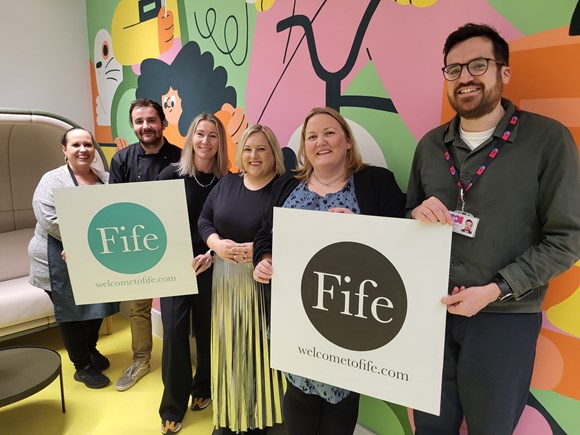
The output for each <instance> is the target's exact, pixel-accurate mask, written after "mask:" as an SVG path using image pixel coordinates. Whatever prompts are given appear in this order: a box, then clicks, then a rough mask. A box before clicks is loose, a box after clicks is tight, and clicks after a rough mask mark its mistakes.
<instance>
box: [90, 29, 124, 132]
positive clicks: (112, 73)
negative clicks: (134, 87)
mask: <svg viewBox="0 0 580 435" xmlns="http://www.w3.org/2000/svg"><path fill="white" fill-rule="evenodd" d="M94 48H95V51H94V57H95V59H94V65H95V77H96V80H97V91H98V93H99V95H98V96H97V124H98V125H111V105H112V103H113V97H114V95H115V92H116V91H117V88H118V87H119V85H120V84H121V82H122V81H123V70H122V68H121V65H120V64H119V62H117V59H115V55H114V53H113V45H112V43H111V35H110V34H109V32H107V31H106V30H105V29H101V30H99V31H98V32H97V35H96V36H95V47H94Z"/></svg>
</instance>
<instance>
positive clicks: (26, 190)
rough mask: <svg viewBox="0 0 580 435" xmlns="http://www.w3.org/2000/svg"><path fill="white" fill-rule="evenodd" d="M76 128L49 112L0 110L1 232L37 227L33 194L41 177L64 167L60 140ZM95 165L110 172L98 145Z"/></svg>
mask: <svg viewBox="0 0 580 435" xmlns="http://www.w3.org/2000/svg"><path fill="white" fill-rule="evenodd" d="M76 126H77V125H76V124H75V123H74V122H72V121H69V120H67V119H65V118H61V117H59V116H58V115H54V114H51V113H46V112H32V111H23V110H14V109H1V108H0V233H3V232H6V231H14V230H19V229H22V228H32V227H34V225H35V224H36V219H35V218H34V213H33V211H32V195H33V194H34V189H36V186H37V184H38V182H39V181H40V178H41V177H42V175H44V174H45V173H46V172H48V171H50V170H51V169H55V168H57V167H58V166H60V165H63V164H64V156H63V154H62V147H61V145H60V139H61V137H62V135H63V134H64V132H65V131H66V130H68V129H69V128H71V127H76ZM97 150H98V153H97V161H96V162H95V164H94V165H95V166H96V167H98V168H100V169H107V168H108V166H107V163H106V160H105V159H104V158H103V153H102V151H101V149H100V147H99V146H98V144H97Z"/></svg>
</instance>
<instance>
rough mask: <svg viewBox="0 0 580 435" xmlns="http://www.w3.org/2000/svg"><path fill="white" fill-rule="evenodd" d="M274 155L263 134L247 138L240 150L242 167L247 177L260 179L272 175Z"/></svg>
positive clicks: (253, 134)
mask: <svg viewBox="0 0 580 435" xmlns="http://www.w3.org/2000/svg"><path fill="white" fill-rule="evenodd" d="M274 163H275V158H274V153H273V152H272V147H271V146H270V143H269V142H268V138H267V137H266V135H265V134H264V133H262V132H261V131H258V132H256V133H252V134H251V135H250V136H248V139H247V140H246V143H245V144H244V148H243V149H242V167H243V169H244V171H246V174H247V175H248V176H249V177H252V178H255V179H262V178H266V177H269V176H271V175H272V174H273V173H274Z"/></svg>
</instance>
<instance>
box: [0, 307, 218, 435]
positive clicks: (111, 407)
mask: <svg viewBox="0 0 580 435" xmlns="http://www.w3.org/2000/svg"><path fill="white" fill-rule="evenodd" d="M19 345H37V346H45V347H49V348H51V349H54V350H57V351H58V352H59V353H60V354H61V357H62V362H63V376H64V393H65V401H66V413H65V414H63V413H62V412H61V404H60V388H59V382H58V379H56V380H55V381H54V382H53V383H52V384H51V385H49V386H48V387H47V388H45V389H44V390H42V391H40V392H39V393H37V394H35V395H33V396H31V397H29V398H26V399H24V400H22V401H20V402H17V403H15V404H12V405H8V406H5V407H3V408H0V434H6V435H37V434H38V435H61V434H66V435H89V434H99V435H100V434H107V435H109V434H110V435H117V434H139V435H148V434H160V433H161V432H160V424H161V421H160V417H159V414H158V408H159V402H160V400H161V394H162V390H163V385H162V382H161V345H162V342H161V340H160V339H158V338H155V337H154V341H153V355H152V359H151V372H150V373H149V374H148V375H147V376H145V377H144V378H142V379H141V380H140V381H139V382H138V383H137V385H135V386H134V387H133V388H131V389H130V390H127V391H125V392H122V393H119V392H118V391H116V390H115V387H114V383H115V382H116V381H117V379H118V378H119V376H121V373H122V371H123V369H124V368H125V366H127V365H128V364H129V363H130V362H131V333H130V330H129V322H128V320H127V319H126V318H125V317H123V316H122V315H120V314H117V315H115V317H114V320H113V334H112V335H101V337H100V339H99V345H98V348H99V350H100V352H101V353H102V354H103V355H106V356H107V357H108V358H109V359H110V361H111V367H110V368H109V369H108V370H106V371H105V374H106V375H107V376H108V377H109V378H110V379H111V384H110V385H109V386H108V387H106V388H103V389H101V390H91V389H89V388H87V387H85V386H84V384H81V383H79V382H76V381H75V380H74V379H73V374H74V367H73V365H72V363H71V362H70V360H69V359H68V356H67V355H66V351H65V350H64V347H63V345H62V340H61V338H60V334H59V331H58V329H57V328H51V329H49V330H45V331H41V332H37V333H34V334H30V335H26V336H23V337H19V338H15V339H11V340H7V341H3V342H0V348H1V347H9V346H19ZM0 382H2V373H1V372H0ZM211 420H212V410H211V406H210V407H208V408H207V409H205V410H203V411H196V412H192V411H188V413H187V415H186V417H185V419H184V421H183V429H182V430H181V432H180V434H183V435H187V434H190V435H193V434H195V435H210V434H211V433H212V429H213V427H212V423H211Z"/></svg>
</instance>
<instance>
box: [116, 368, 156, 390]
mask: <svg viewBox="0 0 580 435" xmlns="http://www.w3.org/2000/svg"><path fill="white" fill-rule="evenodd" d="M149 370H150V366H149V362H145V361H133V363H132V364H131V365H130V366H129V367H127V368H126V369H125V371H124V372H123V376H121V377H120V378H119V380H118V381H117V383H116V384H115V388H116V389H117V391H125V390H128V389H129V388H131V387H132V386H133V385H135V384H136V383H137V381H138V380H139V379H141V378H142V377H143V376H145V375H146V374H147V373H149Z"/></svg>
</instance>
